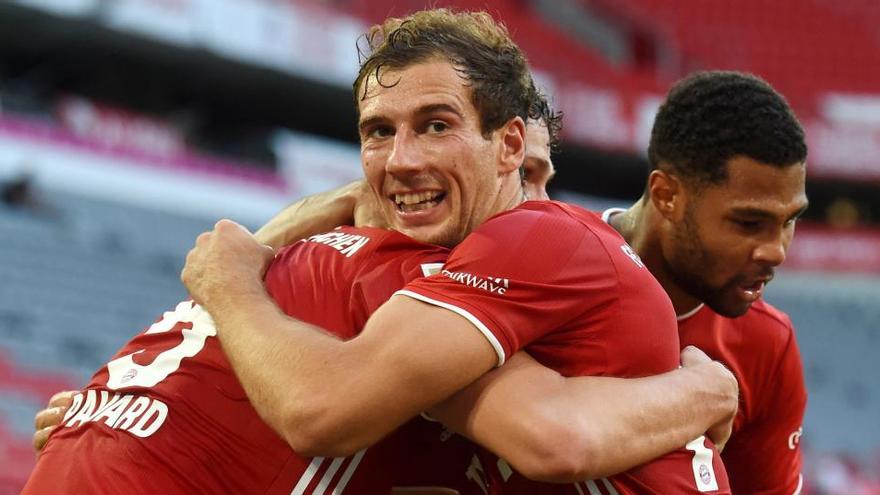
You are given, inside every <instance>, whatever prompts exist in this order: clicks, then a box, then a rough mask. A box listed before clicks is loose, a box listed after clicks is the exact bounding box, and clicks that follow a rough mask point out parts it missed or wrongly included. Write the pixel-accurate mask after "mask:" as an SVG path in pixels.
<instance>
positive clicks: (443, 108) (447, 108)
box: [358, 103, 464, 132]
mask: <svg viewBox="0 0 880 495" xmlns="http://www.w3.org/2000/svg"><path fill="white" fill-rule="evenodd" d="M438 112H448V113H451V114H454V115H455V116H457V117H458V118H460V119H464V115H463V114H462V113H461V111H460V110H459V109H458V108H456V107H454V106H452V105H450V104H448V103H432V104H430V105H423V106H421V107H419V108H417V109H416V111H415V114H416V115H417V116H424V115H428V114H432V113H438ZM387 121H388V118H386V117H383V116H381V115H376V116H374V117H367V118H366V119H363V120H361V121H360V122H358V130H360V131H361V132H363V131H364V129H367V128H369V127H372V126H374V125H376V124H380V123H383V122H387Z"/></svg>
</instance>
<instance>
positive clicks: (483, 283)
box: [440, 270, 510, 296]
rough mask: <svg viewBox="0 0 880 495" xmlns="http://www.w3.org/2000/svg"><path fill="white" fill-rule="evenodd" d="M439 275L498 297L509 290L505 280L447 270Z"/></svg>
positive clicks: (508, 282)
mask: <svg viewBox="0 0 880 495" xmlns="http://www.w3.org/2000/svg"><path fill="white" fill-rule="evenodd" d="M440 273H442V274H443V275H445V276H446V277H449V278H450V279H452V280H455V281H456V282H458V283H460V284H464V285H467V286H470V287H474V288H475V289H482V290H485V291H487V292H491V293H493V294H498V295H500V296H503V295H504V294H505V293H506V292H507V289H509V288H510V280H508V279H506V278H495V277H480V276H477V275H473V274H471V273H467V272H451V271H449V270H443V271H441V272H440Z"/></svg>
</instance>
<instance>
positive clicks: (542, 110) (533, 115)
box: [529, 91, 562, 148]
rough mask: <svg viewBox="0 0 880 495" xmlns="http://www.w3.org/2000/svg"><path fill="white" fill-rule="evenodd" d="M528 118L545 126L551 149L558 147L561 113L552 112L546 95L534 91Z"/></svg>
mask: <svg viewBox="0 0 880 495" xmlns="http://www.w3.org/2000/svg"><path fill="white" fill-rule="evenodd" d="M529 118H530V119H534V120H536V121H538V122H541V123H542V124H544V125H545V126H547V132H548V133H549V134H550V147H551V148H556V147H558V146H559V133H560V132H562V112H560V111H557V110H554V109H553V107H552V106H550V101H549V100H548V99H547V95H545V94H543V93H541V92H540V91H536V93H535V97H534V100H533V101H532V108H531V109H530V110H529Z"/></svg>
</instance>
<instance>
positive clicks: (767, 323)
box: [678, 300, 807, 495]
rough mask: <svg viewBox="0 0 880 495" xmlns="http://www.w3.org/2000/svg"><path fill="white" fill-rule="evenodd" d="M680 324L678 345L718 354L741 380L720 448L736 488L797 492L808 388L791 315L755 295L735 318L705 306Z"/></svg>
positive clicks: (774, 494)
mask: <svg viewBox="0 0 880 495" xmlns="http://www.w3.org/2000/svg"><path fill="white" fill-rule="evenodd" d="M678 328H679V335H680V336H681V344H682V345H683V346H685V345H694V346H697V347H699V348H700V349H702V350H703V351H704V352H705V353H706V354H708V355H709V356H710V357H711V358H712V359H715V360H718V361H721V362H722V363H724V365H725V366H727V367H728V368H729V369H730V370H731V371H732V372H733V374H734V375H736V378H737V381H738V382H739V393H740V402H739V410H738V411H737V414H736V418H735V419H734V423H733V435H731V437H730V441H729V442H728V443H727V447H725V449H724V452H723V453H722V455H721V457H722V458H723V459H724V464H725V465H726V466H727V472H728V475H729V477H730V485H731V488H733V491H734V493H760V494H766V495H791V494H793V493H798V492H799V491H800V488H801V483H802V478H801V467H802V466H801V463H802V460H801V449H800V437H801V433H802V429H801V425H802V424H803V418H804V410H805V409H806V406H807V390H806V387H805V386H804V372H803V365H802V364H801V357H800V352H799V351H798V346H797V341H796V340H795V334H794V329H793V328H792V325H791V320H789V318H788V316H786V315H785V314H784V313H782V312H781V311H779V310H777V309H776V308H774V307H773V306H771V305H769V304H767V303H766V302H764V301H761V300H759V301H757V302H756V303H754V304H752V307H751V309H749V311H748V312H746V314H745V315H743V316H741V317H739V318H725V317H723V316H721V315H719V314H718V313H716V312H714V311H712V309H710V308H709V307H706V306H702V307H700V308H699V309H698V310H696V311H695V312H694V313H692V314H690V315H688V316H686V317H682V318H681V319H680V321H679V323H678Z"/></svg>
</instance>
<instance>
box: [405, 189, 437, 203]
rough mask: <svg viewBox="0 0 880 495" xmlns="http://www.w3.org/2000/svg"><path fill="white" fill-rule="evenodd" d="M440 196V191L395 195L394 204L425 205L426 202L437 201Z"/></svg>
mask: <svg viewBox="0 0 880 495" xmlns="http://www.w3.org/2000/svg"><path fill="white" fill-rule="evenodd" d="M440 194H441V193H440V192H438V191H424V192H417V193H405V194H395V195H394V202H395V203H397V204H398V205H415V204H418V203H423V202H425V201H430V200H433V199H436V198H437V197H438V196H440Z"/></svg>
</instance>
